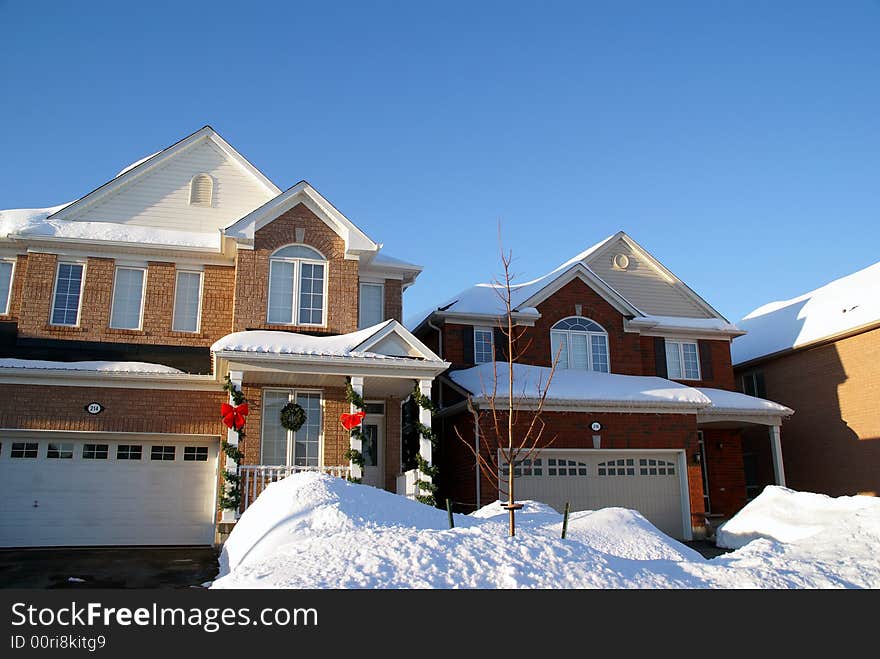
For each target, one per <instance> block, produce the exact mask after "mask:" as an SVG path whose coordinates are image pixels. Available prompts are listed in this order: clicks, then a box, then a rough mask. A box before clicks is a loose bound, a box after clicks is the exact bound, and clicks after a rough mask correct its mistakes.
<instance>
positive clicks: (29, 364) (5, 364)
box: [0, 359, 183, 374]
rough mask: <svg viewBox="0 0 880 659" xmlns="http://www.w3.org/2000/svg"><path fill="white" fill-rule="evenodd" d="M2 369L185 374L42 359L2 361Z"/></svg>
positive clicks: (150, 366)
mask: <svg viewBox="0 0 880 659" xmlns="http://www.w3.org/2000/svg"><path fill="white" fill-rule="evenodd" d="M0 368H19V369H23V370H24V369H32V370H40V371H100V372H102V373H166V374H183V371H179V370H177V369H176V368H171V367H170V366H162V365H161V364H149V363H147V362H113V361H87V362H53V361H43V360H40V359H0Z"/></svg>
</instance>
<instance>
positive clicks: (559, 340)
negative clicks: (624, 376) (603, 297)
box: [550, 316, 610, 373]
mask: <svg viewBox="0 0 880 659" xmlns="http://www.w3.org/2000/svg"><path fill="white" fill-rule="evenodd" d="M550 352H551V354H550V360H551V363H552V362H553V360H555V359H556V358H557V355H558V357H559V362H558V365H557V368H571V369H579V370H584V371H599V372H602V373H608V372H609V371H610V363H609V357H608V334H607V333H606V332H605V330H604V329H602V327H601V326H600V325H599V324H598V323H596V322H594V321H592V320H590V319H589V318H580V317H577V316H572V317H571V318H565V319H563V320H560V321H559V322H558V323H556V324H555V325H553V327H552V328H551V330H550Z"/></svg>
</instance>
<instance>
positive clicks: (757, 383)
mask: <svg viewBox="0 0 880 659" xmlns="http://www.w3.org/2000/svg"><path fill="white" fill-rule="evenodd" d="M742 390H743V393H744V394H748V395H749V396H757V397H758V398H767V385H766V384H765V383H764V372H763V371H752V372H750V373H744V374H743V376H742Z"/></svg>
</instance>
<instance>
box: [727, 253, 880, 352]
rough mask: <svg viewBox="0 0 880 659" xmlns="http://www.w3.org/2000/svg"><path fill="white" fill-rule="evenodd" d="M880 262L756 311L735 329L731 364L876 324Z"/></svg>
mask: <svg viewBox="0 0 880 659" xmlns="http://www.w3.org/2000/svg"><path fill="white" fill-rule="evenodd" d="M878 290H880V263H875V264H874V265H872V266H869V267H867V268H865V269H863V270H859V271H858V272H855V273H853V274H851V275H848V276H846V277H843V278H841V279H837V280H836V281H833V282H831V283H830V284H826V285H825V286H822V287H821V288H817V289H816V290H814V291H810V292H809V293H805V294H804V295H801V296H799V297H795V298H792V299H790V300H781V301H778V302H770V303H769V304H765V305H764V306H762V307H758V308H757V309H755V310H754V311H752V312H751V313H750V314H748V315H747V316H746V317H745V318H743V319H742V320H741V321H740V322H739V323H738V324H739V326H740V327H741V328H742V329H744V330H746V331H747V332H748V334H746V335H745V336H741V337H738V338H737V339H736V340H734V342H733V345H732V347H731V350H732V354H733V363H734V364H741V363H743V362H747V361H750V360H752V359H756V358H758V357H763V356H764V355H770V354H773V353H775V352H779V351H781V350H786V349H790V348H797V347H799V346H803V345H807V344H809V343H812V342H814V341H818V340H820V339H824V338H827V337H830V336H834V335H836V334H840V333H842V332H847V331H849V330H851V329H855V328H857V327H860V326H862V325H867V324H869V323H874V322H877V321H878V320H880V295H877V291H878Z"/></svg>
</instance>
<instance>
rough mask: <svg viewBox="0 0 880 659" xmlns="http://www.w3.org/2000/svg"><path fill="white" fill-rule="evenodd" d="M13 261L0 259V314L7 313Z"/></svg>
mask: <svg viewBox="0 0 880 659" xmlns="http://www.w3.org/2000/svg"><path fill="white" fill-rule="evenodd" d="M14 269H15V262H14V261H0V314H4V315H5V314H8V313H9V298H10V297H11V295H10V293H11V291H12V271H13V270H14Z"/></svg>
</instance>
